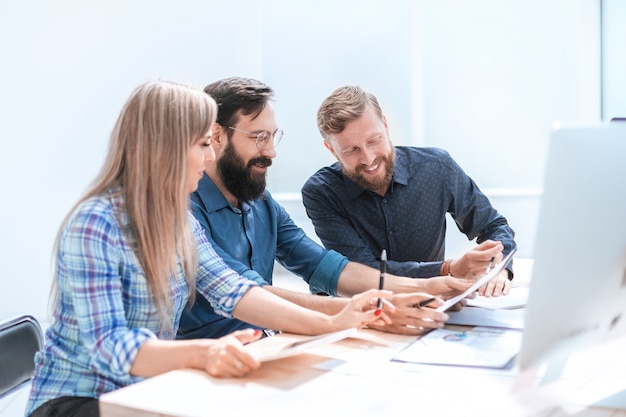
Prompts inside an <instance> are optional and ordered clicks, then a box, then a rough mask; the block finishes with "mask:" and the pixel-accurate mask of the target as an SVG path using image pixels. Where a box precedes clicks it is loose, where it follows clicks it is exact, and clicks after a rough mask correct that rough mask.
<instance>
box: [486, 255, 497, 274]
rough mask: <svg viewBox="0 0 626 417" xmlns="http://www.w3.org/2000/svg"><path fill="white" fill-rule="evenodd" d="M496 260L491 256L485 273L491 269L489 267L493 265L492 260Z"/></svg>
mask: <svg viewBox="0 0 626 417" xmlns="http://www.w3.org/2000/svg"><path fill="white" fill-rule="evenodd" d="M495 260H496V257H495V256H492V257H491V260H490V261H489V265H487V274H488V273H489V271H491V268H492V267H493V261H495Z"/></svg>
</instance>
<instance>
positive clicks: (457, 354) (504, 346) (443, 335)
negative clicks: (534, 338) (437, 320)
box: [393, 327, 522, 368]
mask: <svg viewBox="0 0 626 417" xmlns="http://www.w3.org/2000/svg"><path fill="white" fill-rule="evenodd" d="M521 343H522V332H521V331H519V330H514V329H496V328H488V327H474V328H472V329H468V330H448V329H436V330H434V331H432V332H430V333H428V334H426V335H424V336H422V337H421V338H419V339H417V340H416V341H415V342H414V343H412V344H410V345H409V346H408V347H407V348H405V349H404V350H402V351H401V352H399V353H398V354H397V355H396V356H394V358H393V360H394V361H400V362H410V363H419V364H429V365H453V366H473V367H485V368H504V367H506V366H507V364H508V363H509V362H510V361H511V360H512V359H513V358H514V357H515V355H517V353H518V352H519V350H520V346H521Z"/></svg>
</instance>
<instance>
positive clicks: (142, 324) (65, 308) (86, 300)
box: [26, 190, 256, 416]
mask: <svg viewBox="0 0 626 417" xmlns="http://www.w3.org/2000/svg"><path fill="white" fill-rule="evenodd" d="M189 218H190V221H191V222H192V225H193V230H194V234H195V236H196V238H197V239H198V242H199V255H198V256H199V270H198V277H197V288H198V291H199V292H200V294H202V295H203V296H204V297H206V298H207V300H209V301H210V302H211V304H212V305H213V306H214V308H215V311H216V312H217V313H219V314H221V315H224V316H226V317H232V311H233V309H234V307H235V304H236V303H237V302H238V301H239V299H240V298H241V297H242V296H243V295H244V294H245V292H246V291H247V290H248V289H249V288H251V286H254V285H256V284H255V283H254V282H253V281H249V280H247V279H245V278H243V277H241V276H239V275H238V274H237V273H236V272H234V271H233V270H231V269H229V268H228V267H227V266H226V264H224V262H223V261H222V259H221V258H220V257H219V256H217V254H216V253H215V251H214V250H213V248H212V247H211V245H210V244H209V243H208V241H207V239H206V236H205V235H204V231H203V229H202V227H201V226H200V225H199V224H198V222H197V221H196V220H195V219H194V217H193V216H192V215H191V214H190V215H189ZM118 219H121V220H120V221H121V223H122V224H123V225H124V226H123V227H124V229H125V232H123V229H122V228H121V227H120V221H118ZM129 230H130V229H129V227H128V224H127V217H126V214H125V212H124V210H123V197H122V196H121V192H120V190H112V191H110V192H108V193H106V194H105V195H102V196H99V197H96V198H93V199H90V200H88V201H86V202H84V203H83V204H82V205H80V206H79V207H78V208H77V209H76V211H75V212H74V213H73V215H72V217H71V219H70V220H69V222H68V224H67V226H66V227H65V229H64V230H63V234H62V236H61V241H60V245H59V249H58V253H57V270H56V272H57V282H58V290H59V297H58V302H57V304H56V305H55V311H54V317H53V320H52V323H51V325H50V327H49V329H48V330H47V331H46V346H45V347H44V349H43V350H42V351H41V352H39V353H38V354H37V356H36V358H35V363H36V372H35V377H34V380H33V383H32V388H31V394H30V398H29V401H28V405H27V408H26V415H27V416H28V415H30V413H32V412H33V411H34V410H35V409H36V408H37V407H39V406H40V405H41V404H43V403H44V402H46V401H49V400H51V399H54V398H58V397H61V396H85V397H93V398H97V397H99V396H100V395H101V394H103V393H105V392H109V391H112V390H115V389H118V388H121V387H124V386H126V385H129V384H132V383H134V382H137V381H139V380H140V379H141V378H139V377H134V376H131V375H130V374H129V371H130V368H131V366H132V365H133V362H134V360H135V356H136V355H137V351H138V350H139V348H140V347H141V345H142V344H143V343H144V342H145V341H147V340H150V339H155V338H159V339H173V338H174V335H175V334H176V330H177V328H178V323H179V320H180V316H181V313H182V310H183V308H184V307H185V304H186V303H187V300H188V286H187V283H186V281H185V277H184V274H183V272H182V269H181V267H180V264H179V268H178V272H177V274H176V275H175V276H172V277H171V302H172V307H173V314H172V315H171V316H170V318H171V321H170V322H169V323H167V326H163V328H160V326H159V315H158V313H157V311H156V307H155V304H154V302H153V300H152V299H151V297H150V292H149V290H148V287H147V285H146V280H145V276H144V273H143V270H142V268H141V266H140V264H139V262H138V261H137V258H136V257H135V254H134V252H133V250H132V247H133V244H134V242H132V241H129V239H128V236H130V234H129Z"/></svg>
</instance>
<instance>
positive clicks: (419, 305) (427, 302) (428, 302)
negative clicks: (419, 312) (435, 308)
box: [415, 297, 436, 308]
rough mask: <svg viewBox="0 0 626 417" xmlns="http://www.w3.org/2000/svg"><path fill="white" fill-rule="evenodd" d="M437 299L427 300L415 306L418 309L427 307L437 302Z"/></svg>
mask: <svg viewBox="0 0 626 417" xmlns="http://www.w3.org/2000/svg"><path fill="white" fill-rule="evenodd" d="M435 300H436V298H435V297H433V298H427V299H426V300H422V301H420V302H419V303H417V304H415V305H416V306H417V308H422V307H426V306H427V305H428V304H430V303H432V302H433V301H435Z"/></svg>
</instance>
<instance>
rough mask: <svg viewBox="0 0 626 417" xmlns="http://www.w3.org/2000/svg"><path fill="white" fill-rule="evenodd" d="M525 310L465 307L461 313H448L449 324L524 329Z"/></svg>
mask: <svg viewBox="0 0 626 417" xmlns="http://www.w3.org/2000/svg"><path fill="white" fill-rule="evenodd" d="M524 313H525V310H523V309H522V310H490V309H488V308H483V307H463V309H461V311H448V316H450V319H449V320H448V321H447V322H446V323H448V324H460V325H463V326H482V327H500V328H504V329H518V330H522V329H523V328H524Z"/></svg>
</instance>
